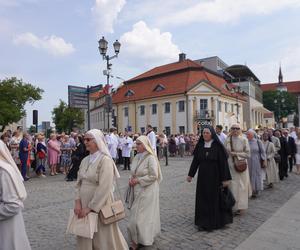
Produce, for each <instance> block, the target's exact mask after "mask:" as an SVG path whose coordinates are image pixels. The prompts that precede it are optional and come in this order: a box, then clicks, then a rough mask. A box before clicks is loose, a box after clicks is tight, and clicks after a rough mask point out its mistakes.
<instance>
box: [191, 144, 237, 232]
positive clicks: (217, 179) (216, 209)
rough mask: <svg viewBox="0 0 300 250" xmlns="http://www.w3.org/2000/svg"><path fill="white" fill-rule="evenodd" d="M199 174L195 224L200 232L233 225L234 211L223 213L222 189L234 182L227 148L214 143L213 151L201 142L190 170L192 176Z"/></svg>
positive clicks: (212, 145)
mask: <svg viewBox="0 0 300 250" xmlns="http://www.w3.org/2000/svg"><path fill="white" fill-rule="evenodd" d="M197 170H198V180H197V190H196V207H195V224H196V225H197V226H198V227H199V229H200V228H201V229H204V230H213V229H218V228H222V227H224V225H226V224H228V223H232V211H231V209H229V210H227V211H224V209H221V204H220V201H221V192H222V191H221V186H222V182H223V181H228V180H231V175H230V171H229V166H228V161H227V156H226V153H225V151H224V148H223V146H222V145H221V144H220V143H218V142H216V141H213V142H212V144H211V147H210V148H205V147H204V142H202V143H201V142H199V143H198V145H197V147H196V149H195V151H194V159H193V162H192V164H191V167H190V171H189V174H188V175H189V176H191V177H194V176H195V174H196V172H197Z"/></svg>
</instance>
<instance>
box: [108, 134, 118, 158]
mask: <svg viewBox="0 0 300 250" xmlns="http://www.w3.org/2000/svg"><path fill="white" fill-rule="evenodd" d="M105 139H106V142H107V146H108V150H109V153H110V155H111V157H112V158H113V159H116V158H117V155H118V145H119V140H118V138H117V136H116V135H115V134H114V133H111V134H109V135H107V136H106V137H105Z"/></svg>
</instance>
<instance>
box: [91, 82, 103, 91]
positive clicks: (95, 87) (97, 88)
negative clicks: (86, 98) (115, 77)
mask: <svg viewBox="0 0 300 250" xmlns="http://www.w3.org/2000/svg"><path fill="white" fill-rule="evenodd" d="M102 89H103V85H102V84H99V85H96V86H91V87H89V92H90V93H94V92H98V91H100V90H102Z"/></svg>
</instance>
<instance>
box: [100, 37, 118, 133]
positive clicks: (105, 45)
mask: <svg viewBox="0 0 300 250" xmlns="http://www.w3.org/2000/svg"><path fill="white" fill-rule="evenodd" d="M98 44H99V47H98V49H99V52H100V55H101V56H102V59H103V60H105V61H106V72H105V75H106V89H107V93H106V97H105V102H106V108H107V130H109V113H110V112H111V108H112V107H111V106H112V100H111V99H112V98H111V95H110V93H109V87H110V86H109V78H110V76H111V75H110V70H111V66H112V64H111V63H110V60H112V59H114V58H116V57H118V54H119V53H120V48H121V43H120V42H119V41H118V40H116V41H115V42H114V43H113V47H114V51H115V55H113V56H109V55H107V48H108V42H107V41H106V40H105V38H104V36H103V37H102V38H101V39H100V40H99V41H98Z"/></svg>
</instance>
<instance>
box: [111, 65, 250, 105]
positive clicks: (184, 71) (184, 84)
mask: <svg viewBox="0 0 300 250" xmlns="http://www.w3.org/2000/svg"><path fill="white" fill-rule="evenodd" d="M200 81H206V82H208V84H211V85H212V86H213V87H214V88H216V89H218V90H219V91H220V92H221V93H222V94H224V95H227V96H231V97H236V94H232V93H231V92H230V90H228V89H226V88H225V87H224V86H225V84H226V81H225V80H224V79H223V78H222V77H221V76H219V75H216V74H214V73H212V72H210V71H209V70H207V69H206V68H204V67H202V66H201V65H200V64H198V63H195V62H193V61H191V60H189V59H187V60H184V61H182V62H176V63H171V64H167V65H163V66H159V67H156V68H154V69H151V70H149V71H147V72H145V73H143V74H141V75H139V76H137V77H134V78H132V79H130V80H128V81H126V82H125V85H123V86H121V87H120V88H119V89H118V90H117V92H116V93H115V94H114V95H113V103H114V104H116V103H122V102H126V101H137V100H143V99H148V98H154V97H162V96H169V95H176V94H183V93H186V92H187V91H189V90H190V89H192V88H193V87H195V86H196V85H197V84H198V83H199V82H200ZM158 84H161V85H163V86H164V87H165V89H163V90H161V91H153V90H154V88H155V87H156V86H157V85H158ZM128 90H131V91H133V92H134V94H133V95H132V96H128V97H126V96H125V94H126V92H127V91H128ZM239 99H243V100H245V98H244V97H243V96H241V95H239Z"/></svg>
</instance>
